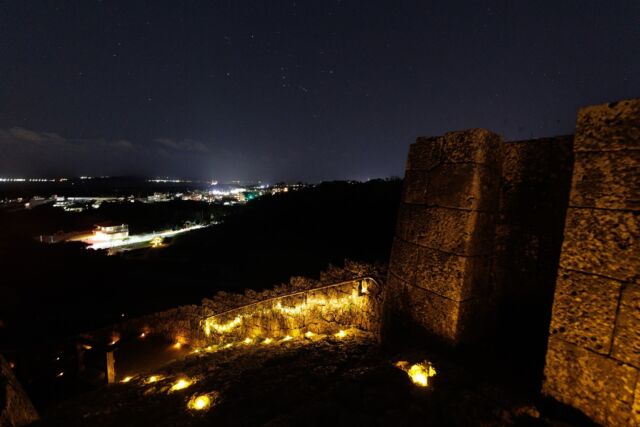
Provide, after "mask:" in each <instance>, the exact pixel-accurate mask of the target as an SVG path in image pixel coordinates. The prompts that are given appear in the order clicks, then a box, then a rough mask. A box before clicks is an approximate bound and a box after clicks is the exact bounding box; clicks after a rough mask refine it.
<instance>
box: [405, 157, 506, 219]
mask: <svg viewBox="0 0 640 427" xmlns="http://www.w3.org/2000/svg"><path fill="white" fill-rule="evenodd" d="M499 185H500V175H499V174H498V173H496V172H495V171H493V170H491V169H488V168H487V167H486V166H484V165H478V164H474V163H460V164H452V163H443V164H441V165H438V166H436V167H434V168H433V169H431V170H408V171H406V173H405V181H404V186H403V196H402V201H403V202H405V203H412V204H419V205H428V206H441V207H450V208H458V209H470V210H483V211H495V210H496V209H497V205H498V194H499V191H498V190H499Z"/></svg>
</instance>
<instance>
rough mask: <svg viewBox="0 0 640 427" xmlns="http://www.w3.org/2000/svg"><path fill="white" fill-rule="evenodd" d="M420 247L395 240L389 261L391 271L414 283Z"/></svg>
mask: <svg viewBox="0 0 640 427" xmlns="http://www.w3.org/2000/svg"><path fill="white" fill-rule="evenodd" d="M417 255H418V247H417V246H416V245H414V244H412V243H408V242H405V241H404V240H402V239H398V238H396V239H394V241H393V247H392V248H391V258H390V260H389V271H391V272H392V273H394V274H395V275H397V276H399V277H400V278H402V279H403V280H405V281H407V282H409V283H413V282H414V280H415V274H416V266H417Z"/></svg>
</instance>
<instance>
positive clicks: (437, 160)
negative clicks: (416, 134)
mask: <svg viewBox="0 0 640 427" xmlns="http://www.w3.org/2000/svg"><path fill="white" fill-rule="evenodd" d="M443 143H444V138H443V137H441V136H434V137H420V138H417V139H416V142H415V143H414V144H411V145H410V146H409V156H408V157H407V168H406V169H407V171H410V170H429V169H433V168H434V167H435V166H438V165H440V164H441V163H442V162H443V160H442V145H443Z"/></svg>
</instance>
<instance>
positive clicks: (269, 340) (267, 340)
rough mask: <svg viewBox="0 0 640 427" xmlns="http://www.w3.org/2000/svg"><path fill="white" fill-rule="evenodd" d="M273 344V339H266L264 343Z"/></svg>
mask: <svg viewBox="0 0 640 427" xmlns="http://www.w3.org/2000/svg"><path fill="white" fill-rule="evenodd" d="M272 342H273V340H272V339H271V338H265V340H264V341H262V344H271V343H272Z"/></svg>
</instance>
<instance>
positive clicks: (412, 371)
mask: <svg viewBox="0 0 640 427" xmlns="http://www.w3.org/2000/svg"><path fill="white" fill-rule="evenodd" d="M396 366H397V367H398V368H400V369H402V370H403V371H405V372H406V373H407V375H409V378H411V381H413V383H414V384H416V385H418V386H420V387H427V386H428V385H429V378H431V377H433V376H435V375H436V369H435V368H434V367H433V365H432V364H431V363H430V362H427V361H425V362H422V363H416V364H414V365H411V366H409V362H407V361H400V362H398V363H396Z"/></svg>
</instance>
